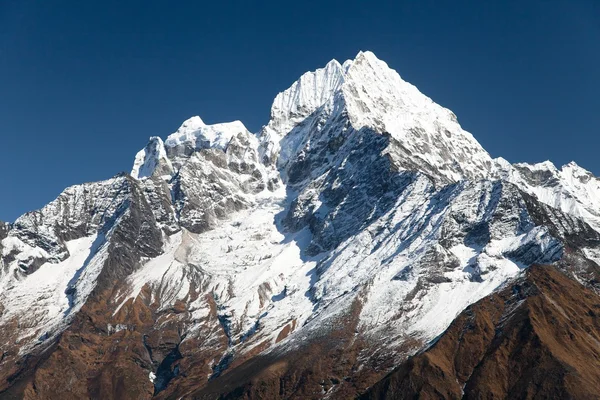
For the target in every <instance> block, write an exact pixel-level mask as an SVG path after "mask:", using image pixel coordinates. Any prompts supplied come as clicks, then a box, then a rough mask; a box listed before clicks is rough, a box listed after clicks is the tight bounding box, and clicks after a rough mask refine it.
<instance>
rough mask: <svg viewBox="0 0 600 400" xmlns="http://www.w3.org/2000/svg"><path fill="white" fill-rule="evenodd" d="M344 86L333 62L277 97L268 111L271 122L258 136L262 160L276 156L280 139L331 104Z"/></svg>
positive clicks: (337, 65)
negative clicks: (260, 142)
mask: <svg viewBox="0 0 600 400" xmlns="http://www.w3.org/2000/svg"><path fill="white" fill-rule="evenodd" d="M343 83H344V70H343V67H342V66H341V65H340V63H339V62H337V61H336V60H332V61H330V62H329V63H328V64H327V65H326V66H325V67H324V68H320V69H317V70H316V71H314V72H307V73H305V74H304V75H302V76H301V77H300V79H298V80H297V81H296V82H294V83H293V84H292V86H290V88H289V89H287V90H285V91H283V92H281V93H279V94H278V95H277V97H275V100H274V101H273V105H272V107H271V120H270V121H269V124H268V125H267V126H266V127H265V128H264V129H263V131H262V132H261V136H262V137H263V148H262V152H261V156H263V157H267V159H270V158H271V157H272V155H273V154H277V153H278V152H279V141H280V140H281V138H282V137H283V136H285V135H286V134H287V133H288V132H289V131H291V130H292V128H294V126H296V125H298V124H300V123H301V122H302V121H304V120H305V119H306V118H307V117H309V116H310V115H311V114H313V113H314V112H315V111H317V109H319V108H320V107H321V106H323V105H324V104H326V103H328V102H331V101H332V100H333V97H334V95H335V93H336V92H337V91H339V89H340V87H341V85H342V84H343ZM269 161H275V160H272V159H270V160H269Z"/></svg>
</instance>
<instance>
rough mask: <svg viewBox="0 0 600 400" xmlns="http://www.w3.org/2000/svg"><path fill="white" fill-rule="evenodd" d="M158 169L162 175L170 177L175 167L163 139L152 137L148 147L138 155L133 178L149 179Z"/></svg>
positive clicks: (132, 173) (132, 174)
mask: <svg viewBox="0 0 600 400" xmlns="http://www.w3.org/2000/svg"><path fill="white" fill-rule="evenodd" d="M157 168H160V170H161V171H160V172H161V175H168V176H170V175H171V174H172V173H173V166H172V165H171V161H170V160H169V159H168V158H167V152H166V150H165V146H164V143H163V141H162V139H161V138H160V137H158V136H152V137H151V138H150V140H149V141H148V144H147V145H146V147H144V148H143V149H142V150H140V151H139V152H138V153H137V154H136V156H135V160H134V162H133V168H132V169H131V176H133V177H134V178H136V179H143V178H148V177H150V176H152V175H153V174H154V172H155V171H156V169H157Z"/></svg>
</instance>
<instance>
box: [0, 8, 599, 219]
mask: <svg viewBox="0 0 600 400" xmlns="http://www.w3.org/2000/svg"><path fill="white" fill-rule="evenodd" d="M359 50H371V51H373V52H375V54H376V55H377V56H378V57H379V58H381V59H383V60H385V61H387V63H388V64H389V65H390V66H392V67H393V68H395V69H396V70H397V71H398V72H399V73H400V75H401V76H402V77H403V78H404V79H406V80H408V81H410V82H412V83H413V84H415V85H416V86H417V87H419V88H420V90H421V91H422V92H424V93H425V94H427V95H429V96H430V97H432V98H433V99H434V100H435V101H436V102H438V103H440V104H442V105H444V106H446V107H448V108H450V109H452V110H453V111H454V112H455V113H456V114H457V115H458V118H459V121H460V122H461V124H462V125H463V127H464V128H465V129H467V130H469V131H471V132H472V133H473V134H474V135H475V137H476V138H477V139H478V140H479V141H480V142H481V144H482V145H483V146H484V147H485V148H486V149H487V150H488V151H489V152H490V153H491V154H492V156H494V157H496V156H503V157H505V158H507V159H508V160H509V161H512V162H515V161H528V162H534V161H543V160H546V159H550V160H552V161H553V162H555V163H556V164H558V165H562V164H564V163H566V162H568V161H570V160H571V159H574V160H576V161H577V162H578V163H579V164H580V165H582V166H583V167H585V168H588V169H590V170H591V171H592V172H594V173H596V174H599V173H600V158H599V157H598V154H599V151H600V146H599V144H600V136H599V135H598V133H599V132H598V125H599V123H600V95H599V94H600V79H599V78H598V66H599V65H600V1H597V0H569V1H568V0H564V1H553V0H545V1H541V0H526V1H512V0H503V1H481V0H477V1H443V0H442V1H433V0H415V1H389V2H387V1H386V2H379V1H369V2H367V1H293V2H283V1H262V2H259V1H256V2H254V1H238V2H234V1H214V2H208V1H166V0H164V1H153V0H144V1H127V0H121V1H113V0H105V1H81V0H77V1H76V0H73V1H67V0H54V1H47V0H39V1H32V0H0V135H1V139H2V141H1V143H0V146H1V147H0V149H1V156H0V219H2V220H7V221H12V220H14V219H15V218H16V217H17V216H18V215H20V214H22V213H23V212H25V211H28V210H32V209H36V208H39V207H41V206H43V205H44V204H46V203H47V202H49V201H51V200H52V199H54V198H55V197H56V196H57V195H58V194H59V193H60V192H61V191H62V190H63V189H64V188H65V187H66V186H68V185H72V184H77V183H82V182H86V181H93V180H100V179H105V178H109V177H111V176H113V175H115V174H116V173H118V172H120V171H125V170H126V171H129V170H130V168H131V163H132V161H133V157H134V155H135V153H136V152H137V151H138V150H139V149H140V148H142V147H143V146H144V145H145V144H146V141H147V139H148V137H149V136H152V135H159V136H162V137H163V138H164V137H166V136H167V135H168V134H169V133H171V132H173V131H174V130H176V129H177V128H178V126H179V125H180V123H181V122H182V121H183V120H185V119H187V118H188V117H190V116H192V115H200V116H201V118H202V119H204V121H206V122H208V123H215V122H223V121H230V120H235V119H239V120H241V121H242V122H244V123H245V124H246V126H247V127H248V128H249V129H250V130H252V131H257V130H258V129H259V128H260V127H261V126H262V125H263V124H265V123H266V122H267V119H268V117H269V110H270V105H271V101H272V100H273V98H274V97H275V95H276V94H277V93H278V92H279V91H281V90H284V89H286V88H287V87H288V86H289V85H290V84H291V83H292V82H293V81H294V80H295V79H296V78H298V77H299V76H300V75H301V74H302V73H303V72H305V71H307V70H313V69H315V68H317V67H320V66H323V65H324V64H325V63H326V62H327V61H329V60H330V59H332V58H337V59H338V60H340V61H343V60H345V59H348V58H352V57H354V56H355V54H356V53H357V52H358V51H359Z"/></svg>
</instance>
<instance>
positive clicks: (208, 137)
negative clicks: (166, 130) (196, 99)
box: [165, 116, 248, 150]
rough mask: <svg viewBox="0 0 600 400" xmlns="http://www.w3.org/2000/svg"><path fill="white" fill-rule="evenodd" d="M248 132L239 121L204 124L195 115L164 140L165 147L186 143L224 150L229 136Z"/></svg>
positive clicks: (193, 146)
mask: <svg viewBox="0 0 600 400" xmlns="http://www.w3.org/2000/svg"><path fill="white" fill-rule="evenodd" d="M245 132H248V130H247V129H246V127H245V126H244V124H242V123H241V122H240V121H233V122H228V123H222V124H214V125H206V124H204V122H203V121H202V120H201V119H200V117H198V116H195V117H192V118H190V119H188V120H187V121H185V122H184V123H183V124H182V125H181V127H180V128H179V129H178V130H177V132H175V133H173V134H171V135H169V137H167V140H165V146H166V147H176V146H179V145H184V144H188V145H190V146H191V147H192V148H196V149H200V148H217V149H220V150H225V148H226V147H227V145H228V144H229V142H230V141H231V138H232V137H234V136H235V135H237V134H239V133H245Z"/></svg>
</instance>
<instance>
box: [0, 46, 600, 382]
mask: <svg viewBox="0 0 600 400" xmlns="http://www.w3.org/2000/svg"><path fill="white" fill-rule="evenodd" d="M598 196H600V184H599V181H598V180H597V179H596V178H595V177H593V176H591V174H590V173H588V172H587V171H584V170H582V169H581V168H579V167H577V166H576V165H575V164H569V165H568V166H565V167H563V169H562V170H561V171H558V170H557V169H556V168H554V166H552V165H550V164H548V163H544V164H539V165H526V164H515V165H510V164H509V163H507V162H506V161H504V160H502V159H497V160H492V159H491V158H490V156H489V155H488V153H487V152H486V151H485V150H484V149H483V148H482V147H481V146H480V145H479V143H478V142H477V141H476V140H475V139H474V138H473V136H472V135H471V134H470V133H468V132H466V131H464V130H463V129H462V128H461V127H460V125H459V124H458V122H457V120H456V117H455V116H454V114H453V113H452V112H451V111H449V110H447V109H445V108H443V107H441V106H439V105H437V104H435V103H434V102H433V101H432V100H431V99H429V98H428V97H427V96H425V95H423V94H422V93H420V92H419V91H418V90H417V89H416V88H415V87H414V86H412V85H411V84H409V83H407V82H405V81H404V80H402V79H401V78H400V76H399V75H398V74H397V73H396V72H395V71H394V70H392V69H390V68H388V66H387V64H385V63H384V62H383V61H381V60H378V59H377V58H376V57H375V56H374V55H373V54H372V53H370V52H361V53H359V54H358V55H357V56H356V58H355V59H354V60H349V61H346V62H344V63H343V64H340V63H339V62H337V61H335V60H333V61H331V62H330V63H329V64H327V66H326V67H324V68H322V69H319V70H316V71H315V72H309V73H306V74H304V75H303V76H302V77H301V78H300V79H299V80H298V81H297V82H295V83H294V84H293V85H292V86H291V87H290V88H289V89H287V90H285V91H284V92H282V93H280V94H279V95H278V96H277V97H276V98H275V101H274V103H273V106H272V109H271V119H270V121H269V122H268V124H267V125H266V126H265V127H264V128H263V129H262V130H261V132H259V133H258V134H256V135H254V134H252V133H250V132H248V131H247V129H246V128H245V127H244V125H243V124H242V123H241V122H238V121H236V122H231V123H223V124H214V125H206V124H204V122H203V121H202V120H201V119H200V118H199V117H193V118H190V119H189V120H187V121H185V122H184V123H183V125H182V126H181V127H180V128H179V129H178V130H177V131H176V132H175V133H173V134H172V135H170V136H168V137H167V139H166V140H165V141H164V142H163V141H162V140H161V139H160V138H159V137H152V138H150V141H149V143H148V145H147V146H146V147H145V148H144V149H142V150H141V151H140V152H139V153H138V154H137V155H136V157H135V160H134V165H133V168H132V171H131V176H128V175H127V174H122V175H119V176H117V177H115V178H113V179H110V180H107V181H104V182H96V183H90V184H84V185H79V186H75V187H72V188H68V189H66V190H65V192H64V193H63V194H61V195H60V196H59V198H58V199H56V200H55V201H53V202H52V203H50V204H49V205H48V206H46V207H45V208H43V209H42V210H39V211H36V212H33V213H28V214H26V215H24V216H23V217H21V218H19V219H18V220H17V221H16V222H15V223H14V224H11V225H9V226H8V228H7V229H0V250H1V251H2V258H1V262H2V264H0V266H1V267H2V270H1V273H0V333H2V334H3V335H0V337H2V338H4V340H3V341H2V343H0V345H2V346H3V348H6V349H8V350H7V351H11V352H12V353H10V354H13V356H11V357H8V358H5V359H4V360H3V361H0V366H2V365H3V364H2V363H4V364H5V365H8V363H15V362H17V361H18V359H19V358H18V356H16V355H15V354H21V355H24V354H29V353H31V352H32V351H33V350H32V349H36V346H39V345H40V344H43V346H41V347H37V348H46V347H47V346H48V345H49V344H51V343H53V341H54V340H60V339H56V338H57V337H59V334H60V333H61V332H63V331H64V330H65V329H75V328H73V326H72V325H69V324H71V323H72V321H73V320H74V318H75V317H76V315H78V314H82V313H83V314H85V315H86V316H87V318H83V321H92V322H90V324H92V326H93V328H90V327H89V325H86V324H87V322H86V323H79V324H78V325H76V326H77V328H76V329H87V330H86V334H90V335H92V336H93V337H101V336H102V335H112V334H114V333H115V329H116V328H114V327H119V329H118V331H119V332H120V331H126V332H128V333H127V335H126V336H124V337H123V340H127V338H129V339H130V340H132V342H131V343H132V346H134V344H133V343H137V346H139V345H140V343H141V340H142V339H140V340H138V339H139V338H137V337H136V336H135V335H136V334H137V335H141V338H143V343H144V346H145V347H144V348H145V349H146V350H143V351H148V354H149V355H148V359H150V360H151V362H146V361H144V360H142V361H139V362H138V363H137V367H136V368H139V369H141V370H143V372H144V374H145V376H149V375H150V376H155V377H156V376H160V379H159V378H157V380H156V381H154V386H155V390H157V391H162V390H167V389H166V388H167V386H168V383H169V380H170V379H174V376H175V375H173V374H174V373H173V374H171V372H169V371H175V369H172V370H171V369H169V370H168V371H167V372H168V373H167V372H165V371H166V370H165V368H166V367H164V366H163V362H167V361H168V362H170V363H173V362H175V360H180V359H183V360H184V361H178V362H179V364H178V366H177V368H178V369H177V370H178V371H180V372H181V373H182V375H181V376H182V377H181V378H178V379H180V380H179V381H177V380H176V381H177V382H180V383H181V382H183V383H181V384H182V385H184V383H185V382H186V381H185V379H184V378H183V377H184V376H188V377H190V379H192V378H193V379H200V380H201V382H205V381H206V380H207V379H208V378H209V377H210V378H211V379H214V378H216V377H218V376H219V375H220V374H221V373H222V372H223V371H225V370H227V369H228V368H235V366H236V365H238V364H240V363H242V362H243V361H244V360H247V359H248V358H251V357H253V356H255V355H256V354H259V353H261V354H267V353H268V354H271V355H273V354H283V353H285V352H288V351H292V350H293V349H297V348H300V347H301V346H305V345H306V344H307V343H310V342H311V340H316V338H322V337H327V335H328V334H329V332H331V331H332V329H334V327H336V326H337V325H339V321H341V320H344V321H349V320H352V321H353V323H354V324H355V325H353V328H352V329H353V331H352V336H353V337H354V335H356V336H355V337H356V338H359V339H360V340H361V341H360V343H362V344H361V348H360V354H361V358H360V359H361V360H362V361H361V362H363V363H370V362H379V361H381V360H382V359H385V358H389V359H394V360H397V359H402V358H403V357H406V355H408V354H411V353H413V352H415V351H418V350H420V349H422V348H423V347H424V346H426V345H427V344H428V343H429V342H430V341H431V340H433V339H434V338H435V337H437V336H438V335H440V334H441V333H442V332H443V331H444V330H445V329H446V327H447V326H448V325H449V324H450V323H451V321H452V320H453V319H454V317H455V316H456V315H458V314H459V313H460V312H461V311H462V310H463V309H464V308H465V307H466V306H468V305H469V304H472V303H473V302H475V301H477V300H479V299H481V298H482V297H484V296H486V295H488V294H490V293H492V292H493V291H494V290H496V289H497V288H498V287H500V286H502V285H504V284H507V283H508V282H510V281H511V279H513V278H514V277H516V276H518V275H519V274H521V271H522V270H523V269H525V268H527V267H528V266H529V265H531V264H533V263H554V262H558V261H559V260H563V259H565V257H567V256H568V257H570V258H569V259H570V260H578V261H577V265H578V268H579V269H578V270H577V271H579V272H576V274H578V275H577V276H578V279H581V280H585V279H586V276H587V275H585V274H586V273H587V272H586V271H587V270H586V268H587V267H586V266H588V265H596V264H590V263H594V261H593V260H594V259H596V258H595V257H596V256H595V255H598V254H600V236H599V235H598V233H597V232H594V231H593V230H592V229H591V228H590V226H591V227H593V228H594V229H598V228H599V227H600V209H599V207H598V204H600V203H599V202H598V200H599V199H598ZM24 304H27V307H24ZM69 326H71V327H70V328H69ZM83 327H85V328H83ZM173 327H175V328H173ZM171 328H173V331H174V332H176V333H177V340H175V339H172V338H171V337H170V336H169V335H162V333H161V332H163V331H165V330H169V329H171ZM157 332H158V333H159V336H160V338H161V339H160V340H159V339H156V342H157V343H158V344H154V345H153V344H152V343H153V342H152V340H151V339H152V338H153V337H154V336H153V335H155V334H157ZM170 332H171V331H170ZM94 335H96V336H94ZM124 335H125V334H124ZM165 337H166V338H167V339H168V340H167V339H164V338H165ZM131 338H136V339H135V340H137V341H133V340H134V339H131ZM148 338H150V339H148ZM98 340H100V339H98ZM161 340H167V341H166V342H165V341H163V342H161ZM357 340H358V339H357ZM128 346H129V345H128ZM153 346H154V347H153ZM67 347H68V346H67ZM92 347H93V346H92ZM128 348H129V347H128ZM15 349H16V350H15ZM148 349H150V350H148ZM86 351H87V350H86ZM103 351H104V350H103ZM126 351H129V350H126ZM136 351H138V350H136ZM198 352H202V357H200V356H198V354H199V353H198ZM86 354H87V353H86ZM102 354H103V353H102ZM135 354H137V355H139V351H138V352H137V353H135ZM207 354H209V355H207ZM169 357H171V358H169ZM177 357H179V358H177ZM194 357H200V358H201V359H202V360H203V361H202V362H200V361H198V360H200V358H198V359H195V358H194ZM273 357H274V356H273ZM165 360H166V361H165ZM205 361H206V364H203V363H204V362H205ZM197 364H198V365H197ZM167 367H169V368H170V367H171V364H169V365H167ZM90 368H91V367H90ZM186 368H187V370H186ZM194 368H198V369H197V370H196V369H194ZM356 368H357V369H356V371H355V372H353V373H360V370H361V368H360V367H359V366H357V367H356ZM198 371H201V372H202V377H201V378H198V375H197V374H199V373H200V372H198ZM95 373H96V372H93V371H92V372H89V375H88V376H94V374H95ZM98 373H99V372H98ZM169 374H171V375H169ZM195 374H196V375H195ZM153 379H154V378H153ZM184 386H185V385H184ZM169 387H170V388H171V389H169V390H173V391H174V393H175V392H176V391H177V390H179V389H178V386H177V385H175V386H173V385H171V386H169ZM0 389H1V388H0ZM182 390H183V389H182Z"/></svg>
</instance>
